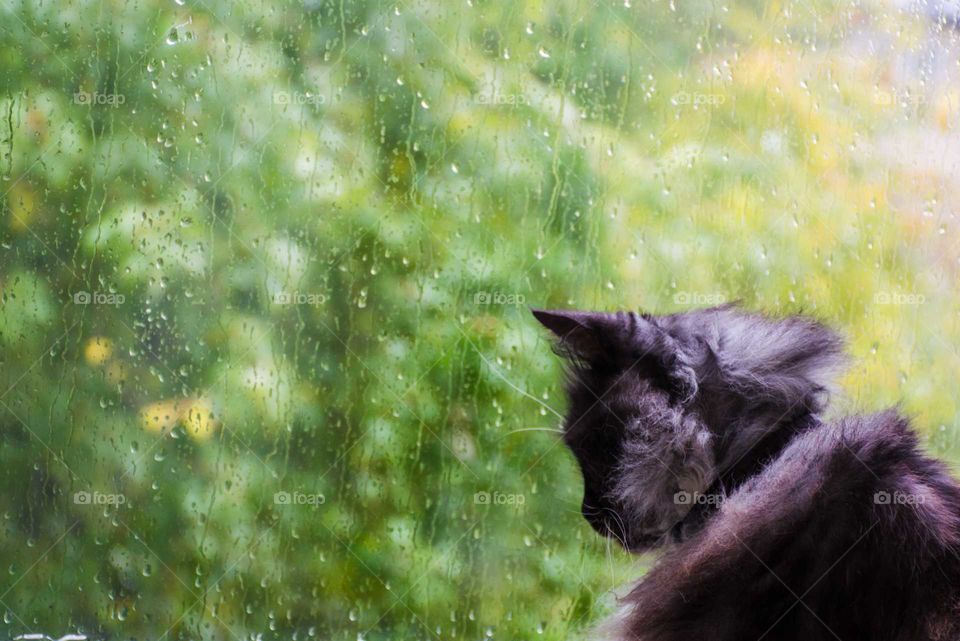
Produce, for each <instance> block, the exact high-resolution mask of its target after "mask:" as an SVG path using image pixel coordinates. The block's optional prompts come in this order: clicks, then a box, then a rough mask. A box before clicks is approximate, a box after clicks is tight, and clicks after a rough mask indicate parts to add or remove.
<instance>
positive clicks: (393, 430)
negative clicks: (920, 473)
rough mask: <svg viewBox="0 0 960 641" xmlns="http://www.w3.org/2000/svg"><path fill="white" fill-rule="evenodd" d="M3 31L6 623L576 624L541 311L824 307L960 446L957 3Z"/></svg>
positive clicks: (553, 628)
mask: <svg viewBox="0 0 960 641" xmlns="http://www.w3.org/2000/svg"><path fill="white" fill-rule="evenodd" d="M0 11H2V16H3V20H2V21H0V31H2V34H3V37H2V40H0V81H2V89H3V90H2V92H0V152H2V157H0V189H2V192H0V193H2V198H0V203H2V208H3V209H2V218H0V292H2V299H0V302H2V307H0V342H2V348H3V349H2V354H3V357H2V360H3V363H2V365H3V366H2V368H0V489H2V491H0V517H2V523H0V550H2V561H3V568H2V569H3V574H4V580H3V581H0V610H2V612H3V617H2V622H0V637H2V638H12V637H14V636H16V635H20V634H27V633H34V634H38V633H43V634H48V635H50V636H52V637H54V638H57V637H60V636H62V635H65V634H84V635H87V637H88V638H91V639H101V638H131V639H134V638H135V639H148V638H149V639H192V638H205V639H237V640H239V639H254V638H263V639H311V638H317V639H344V640H346V639H350V640H354V639H367V640H370V641H373V640H375V639H443V640H446V639H478V638H491V639H492V638H502V639H544V640H561V639H568V638H572V637H574V636H575V635H577V634H582V633H583V631H584V630H586V629H588V628H590V627H591V626H593V625H596V624H597V623H598V622H599V621H601V620H602V619H603V618H604V617H605V616H606V615H607V614H609V612H610V611H611V609H612V606H613V601H614V600H613V594H612V590H614V589H616V588H620V587H622V586H624V585H625V584H627V582H628V581H630V580H631V579H633V578H636V577H637V576H639V575H641V574H642V573H643V571H644V569H645V568H646V567H648V566H649V564H650V562H651V560H652V557H641V558H638V559H632V558H631V557H629V556H628V555H627V554H626V553H624V552H622V551H620V550H619V549H616V548H614V547H613V546H612V545H611V544H610V542H609V541H605V540H601V539H600V538H599V537H598V536H596V535H595V534H594V533H593V531H592V530H591V529H590V527H589V526H588V525H587V523H586V522H585V521H584V520H583V518H582V517H581V516H580V513H579V506H580V499H581V493H582V484H581V480H580V476H579V471H578V470H577V468H576V465H575V463H574V461H573V460H572V458H571V456H570V455H569V453H568V452H567V451H566V450H565V449H564V448H563V446H562V445H561V444H560V442H559V440H558V434H557V433H556V432H557V428H558V426H559V424H560V418H561V416H562V414H563V410H564V400H563V397H562V385H561V374H562V372H561V365H560V363H559V361H558V359H557V358H556V357H555V356H554V355H553V354H552V353H551V351H550V348H549V345H548V344H547V342H546V340H545V336H544V335H543V333H542V332H541V330H540V328H539V327H538V326H537V325H536V324H535V323H534V322H533V321H532V319H531V318H530V316H529V313H528V311H527V307H528V306H545V307H582V308H597V309H617V308H631V309H645V310H651V311H658V312H666V311H671V310H682V309H689V308H691V307H695V306H706V305H713V304H718V303H721V302H724V301H731V300H741V301H743V303H744V304H745V305H747V306H750V307H752V308H756V309H762V310H766V311H770V312H774V313H786V312H796V311H800V310H804V311H807V312H812V313H814V314H816V315H819V316H821V317H823V318H825V319H828V320H829V321H830V322H831V323H833V324H836V325H838V326H839V327H841V328H842V329H843V331H844V332H845V333H846V335H847V336H848V338H849V347H850V351H851V352H852V354H853V356H854V358H855V361H854V362H855V367H854V368H853V369H852V370H851V374H850V375H849V376H848V377H847V379H845V381H844V387H845V391H846V392H847V393H848V397H849V399H850V400H849V402H850V403H851V404H853V405H856V406H858V407H863V406H868V407H871V408H877V407H881V406H883V405H887V404H891V403H894V402H897V401H898V400H903V402H904V406H905V408H906V409H907V411H908V412H911V413H913V415H915V416H917V417H918V421H917V422H918V424H920V425H921V426H923V429H924V430H926V431H925V436H926V439H927V445H928V446H929V448H930V449H931V450H933V451H935V452H937V453H938V454H939V455H941V456H943V457H945V458H947V459H948V460H958V456H960V450H958V445H957V424H956V416H957V408H956V400H955V398H954V395H953V394H952V391H951V388H950V386H949V385H947V384H944V383H945V382H948V381H949V380H950V374H951V372H953V371H954V369H955V367H956V361H957V357H958V354H957V349H956V347H955V346H956V344H957V338H958V330H960V328H958V322H957V314H956V307H957V303H958V296H957V293H956V287H955V280H956V272H957V269H958V261H960V252H958V247H957V242H956V238H957V224H958V221H957V218H956V212H957V205H958V203H957V202H955V201H956V198H957V197H956V195H955V194H956V193H957V189H956V187H957V185H956V182H957V181H956V177H957V175H958V174H957V169H958V164H960V157H958V156H957V152H956V146H955V145H953V144H951V141H952V136H953V134H954V131H955V128H956V127H957V124H958V118H960V91H958V89H957V87H958V85H957V80H958V73H960V72H958V69H957V65H956V62H955V61H956V53H957V51H958V45H957V35H956V30H955V26H956V21H957V16H955V15H952V14H950V11H949V4H948V3H947V4H944V5H942V6H941V5H939V4H936V3H934V2H932V1H931V2H930V3H910V2H898V3H867V4H852V5H847V4H843V5H842V6H839V7H837V6H835V5H834V4H833V3H825V2H819V1H806V0H803V1H797V2H786V3H782V4H775V5H768V4H766V3H761V2H718V3H700V2H680V1H675V0H669V1H665V0H658V1H656V2H630V1H629V0H627V1H618V2H608V1H606V0H600V2H597V3H594V2H586V1H575V0H569V1H568V0H558V1H556V2H549V3H535V2H517V1H510V2H506V1H487V0H466V1H463V2H456V3H451V2H440V1H439V0H434V1H429V2H428V1H419V0H412V1H410V2H367V1H365V0H339V1H338V2H329V1H327V0H306V1H304V2H276V3H271V2H253V1H248V0H241V1H238V2H231V3H217V2H202V1H200V0H196V1H195V0H176V1H168V0H164V1H163V2H159V1H158V2H154V1H148V0H138V1H132V2H113V3H109V2H94V1H71V0H67V1H64V2H57V3H53V2H48V1H43V2H41V1H39V0H32V1H29V2H17V1H11V2H7V3H5V4H4V7H3V9H2V10H0ZM933 319H936V321H934V320H933Z"/></svg>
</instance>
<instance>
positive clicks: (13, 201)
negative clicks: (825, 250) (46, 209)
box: [7, 183, 37, 233]
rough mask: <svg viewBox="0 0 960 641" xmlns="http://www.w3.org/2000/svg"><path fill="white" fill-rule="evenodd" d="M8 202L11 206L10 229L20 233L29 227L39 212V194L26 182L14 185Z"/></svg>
mask: <svg viewBox="0 0 960 641" xmlns="http://www.w3.org/2000/svg"><path fill="white" fill-rule="evenodd" d="M7 203H8V204H9V206H10V220H9V223H10V229H11V230H13V231H15V232H18V233H19V232H22V231H24V230H26V229H28V228H29V227H30V223H31V221H32V220H33V217H34V216H35V215H36V213H37V195H36V194H35V193H34V191H33V190H32V189H31V188H30V186H29V185H27V184H26V183H18V184H16V185H14V186H13V188H12V189H11V190H10V195H9V196H7Z"/></svg>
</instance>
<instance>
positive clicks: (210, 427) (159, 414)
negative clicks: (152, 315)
mask: <svg viewBox="0 0 960 641" xmlns="http://www.w3.org/2000/svg"><path fill="white" fill-rule="evenodd" d="M140 419H141V421H142V423H143V427H144V429H146V430H147V431H149V432H159V433H165V432H168V431H170V430H171V429H173V427H174V426H175V425H177V424H178V423H179V424H180V425H181V426H182V427H183V429H184V431H185V432H186V433H187V435H188V436H190V438H192V439H194V440H195V441H206V440H207V439H209V438H210V437H211V436H213V434H214V433H215V432H216V431H217V428H218V427H219V425H220V422H219V421H218V420H217V418H216V417H215V416H214V413H213V404H212V403H211V402H210V400H209V399H206V398H181V399H176V400H167V401H157V402H155V403H149V404H148V405H145V406H144V407H143V408H142V409H141V410H140Z"/></svg>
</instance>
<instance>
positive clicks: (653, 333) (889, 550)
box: [532, 305, 960, 641]
mask: <svg viewBox="0 0 960 641" xmlns="http://www.w3.org/2000/svg"><path fill="white" fill-rule="evenodd" d="M532 312H533V315H534V316H535V317H536V319H537V320H538V321H540V323H542V324H543V325H544V326H545V327H546V328H547V329H549V330H550V332H552V334H553V337H554V339H555V349H556V351H557V352H558V353H559V354H561V355H562V356H563V357H564V358H565V360H566V362H567V365H568V367H567V370H568V380H567V397H568V402H569V408H568V412H567V415H566V417H565V421H564V430H563V441H564V443H565V444H566V445H567V446H568V447H569V449H570V450H571V452H572V453H573V455H574V457H575V458H576V460H577V462H578V463H579V467H580V470H581V472H582V475H583V481H584V493H583V504H582V512H583V516H584V518H585V519H586V520H587V522H588V523H589V524H590V525H591V526H592V527H593V528H594V529H595V530H596V531H597V532H598V533H600V534H602V535H604V536H606V537H612V538H613V539H616V540H617V541H618V542H619V543H620V545H622V546H623V547H624V548H625V549H626V550H627V551H629V552H632V553H641V552H645V551H650V550H654V549H661V550H662V555H661V556H660V557H659V559H658V560H657V562H656V564H655V565H654V567H653V568H652V569H651V570H650V571H649V572H648V573H647V574H646V576H645V577H643V578H642V579H641V580H640V581H639V582H638V583H637V584H636V585H635V586H634V587H633V588H632V590H631V591H630V592H629V594H627V595H626V596H625V597H624V598H623V599H622V602H621V608H622V610H621V614H620V615H619V616H618V617H616V618H615V620H614V621H612V622H610V624H609V626H608V628H609V629H608V631H607V633H612V636H613V638H615V639H622V640H624V641H681V640H684V641H686V640H698V641H699V640H710V641H728V640H729V641H760V640H761V639H767V640H769V641H792V640H798V641H799V640H801V639H802V640H803V641H817V640H820V639H830V640H833V639H840V640H842V641H854V640H860V639H863V640H870V641H956V640H960V486H958V484H957V482H956V481H955V480H954V479H953V478H951V476H950V475H949V473H948V472H947V470H946V468H945V466H944V465H942V464H941V463H939V462H938V461H936V460H934V459H932V458H930V457H928V456H927V455H925V454H924V453H923V452H922V451H921V449H920V447H919V445H918V441H917V438H916V436H915V435H914V433H913V432H912V430H911V428H910V425H909V422H908V420H907V419H906V418H904V417H903V416H901V415H900V414H899V413H898V411H897V410H887V411H884V412H880V413H878V414H873V415H864V416H851V417H848V418H844V419H842V420H839V421H834V422H827V421H825V420H824V419H823V411H824V409H825V407H826V405H827V403H828V401H829V398H830V395H831V392H832V390H833V387H832V386H833V379H834V377H835V375H836V374H837V373H838V372H839V371H840V368H841V367H842V365H843V363H844V349H843V342H842V340H841V339H840V338H839V337H838V335H837V334H836V333H834V332H833V331H831V330H830V329H828V328H827V327H826V326H825V325H823V324H822V323H820V322H818V321H816V320H813V319H810V318H806V317H802V316H790V317H785V318H771V317H767V316H764V315H761V314H755V313H750V312H747V311H745V310H743V309H742V308H740V307H739V306H737V305H724V306H720V307H714V308H709V309H699V310H693V311H689V312H686V313H679V314H670V315H662V316H655V315H651V314H638V313H632V312H618V313H601V312H580V311H546V310H532Z"/></svg>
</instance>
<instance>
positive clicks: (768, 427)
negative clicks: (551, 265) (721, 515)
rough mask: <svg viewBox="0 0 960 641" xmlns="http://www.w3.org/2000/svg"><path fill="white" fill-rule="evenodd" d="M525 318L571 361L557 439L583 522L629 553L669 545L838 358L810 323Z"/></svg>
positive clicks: (822, 390) (803, 405) (800, 406)
mask: <svg viewBox="0 0 960 641" xmlns="http://www.w3.org/2000/svg"><path fill="white" fill-rule="evenodd" d="M532 311H533V314H534V316H535V317H536V318H537V320H539V321H540V322H541V323H542V324H543V325H544V326H545V327H547V329H549V330H550V331H551V332H552V333H553V334H554V337H555V339H556V349H557V352H558V353H560V354H561V355H563V356H564V357H565V358H566V359H567V361H568V364H569V367H568V373H569V376H568V383H567V394H568V400H569V409H568V412H567V416H566V419H565V426H564V436H563V439H564V442H565V443H566V444H567V446H569V448H570V450H571V451H572V452H573V454H574V456H575V457H576V459H577V462H578V463H579V464H580V469H581V471H582V473H583V479H584V497H583V515H584V517H585V518H586V519H587V521H589V522H590V524H591V525H592V526H593V527H594V529H596V530H597V531H598V532H600V533H601V534H604V535H606V536H612V537H615V538H616V539H618V540H619V541H620V542H621V543H622V544H623V546H624V547H625V548H626V549H628V550H630V551H634V552H640V551H643V550H646V549H650V548H652V547H656V546H658V545H660V544H663V543H665V542H667V538H668V537H667V535H668V533H669V532H671V530H673V531H674V534H676V531H677V530H676V528H675V526H677V525H678V524H682V523H683V521H684V518H685V517H686V516H687V515H688V513H689V512H690V510H691V506H692V505H694V504H695V503H696V502H697V501H699V500H702V499H701V497H703V493H704V491H705V490H706V489H707V488H709V487H710V486H711V484H713V482H714V481H715V480H716V479H717V478H718V477H719V476H720V475H721V474H724V473H725V471H726V470H728V469H730V467H731V466H733V465H736V464H739V463H740V461H741V460H749V456H750V453H751V450H752V448H753V447H754V446H755V445H756V444H757V443H758V442H759V441H760V440H762V439H763V438H764V437H766V436H768V435H769V434H771V433H772V432H774V431H776V430H777V429H778V427H779V426H781V425H783V424H785V423H786V422H789V421H796V420H797V419H799V418H803V417H805V416H807V415H809V414H811V413H816V412H819V411H820V410H821V409H822V408H823V406H824V404H825V402H826V397H827V391H828V386H829V384H830V380H831V378H832V377H831V374H832V372H833V370H835V368H836V366H837V365H838V364H839V362H840V361H841V357H842V343H841V341H840V339H839V338H838V337H837V335H836V334H834V333H833V332H831V331H830V330H829V329H827V328H825V327H824V326H823V325H821V324H819V323H817V322H814V321H812V320H810V319H807V318H803V317H788V318H783V319H771V318H767V317H763V316H760V315H756V314H749V313H746V312H743V311H741V310H739V309H738V308H736V307H734V306H731V305H725V306H722V307H716V308H711V309H702V310H695V311H691V312H687V313H682V314H671V315H665V316H653V315H650V314H637V313H633V312H618V313H602V312H578V311H545V310H532ZM759 464H760V463H759V462H758V465H759ZM703 500H716V499H715V498H711V497H707V498H706V499H703ZM680 529H681V530H682V529H683V526H682V525H681V527H680Z"/></svg>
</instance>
